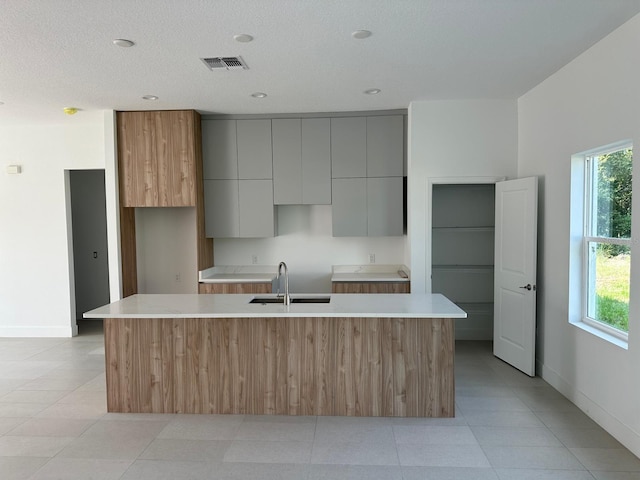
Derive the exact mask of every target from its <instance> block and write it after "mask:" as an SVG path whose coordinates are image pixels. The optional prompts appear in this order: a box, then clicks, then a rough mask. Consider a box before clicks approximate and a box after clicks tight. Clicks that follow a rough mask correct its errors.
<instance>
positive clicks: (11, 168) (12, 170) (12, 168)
mask: <svg viewBox="0 0 640 480" xmlns="http://www.w3.org/2000/svg"><path fill="white" fill-rule="evenodd" d="M7 173H8V174H10V175H17V174H19V173H22V167H21V166H20V165H7Z"/></svg>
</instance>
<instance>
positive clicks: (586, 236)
mask: <svg viewBox="0 0 640 480" xmlns="http://www.w3.org/2000/svg"><path fill="white" fill-rule="evenodd" d="M620 150H632V151H633V143H632V142H625V143H620V144H616V145H613V146H609V147H608V148H607V147H604V148H601V149H596V150H592V151H590V152H588V153H586V154H585V155H584V160H583V162H584V165H583V168H584V190H583V197H584V199H583V202H584V204H583V209H584V210H583V213H584V218H583V234H582V242H581V246H582V281H581V291H582V295H581V296H582V315H581V316H582V322H583V323H584V324H586V325H588V326H590V327H592V328H594V329H596V330H599V331H601V332H603V333H605V334H607V335H610V336H613V337H615V338H617V339H619V340H622V341H623V342H628V341H629V333H628V332H624V331H622V330H619V329H617V328H615V327H612V326H611V325H609V324H607V323H605V322H602V321H600V320H597V319H595V318H592V317H590V316H589V311H593V309H591V308H589V307H590V303H591V302H594V301H595V298H594V297H595V288H592V286H591V285H590V284H591V283H592V282H593V281H594V278H593V277H592V276H591V272H592V268H591V258H590V254H589V244H590V243H597V244H608V245H620V246H625V247H628V248H629V251H631V245H632V240H631V238H615V237H600V236H597V235H594V232H595V231H596V225H597V220H596V218H597V205H596V203H595V202H596V200H597V198H594V195H593V193H594V188H593V187H594V185H593V183H594V179H595V178H597V172H596V165H597V163H596V162H595V161H594V158H595V157H600V156H602V155H607V154H610V153H614V152H618V151H620ZM632 158H633V157H632ZM632 168H633V166H632ZM632 195H633V191H632ZM629 283H631V278H629ZM590 292H593V293H594V294H593V295H590V294H589V293H590Z"/></svg>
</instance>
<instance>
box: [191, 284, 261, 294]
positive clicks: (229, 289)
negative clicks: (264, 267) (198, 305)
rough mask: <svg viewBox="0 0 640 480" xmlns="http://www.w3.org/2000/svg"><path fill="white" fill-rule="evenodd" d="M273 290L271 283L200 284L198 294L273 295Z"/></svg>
mask: <svg viewBox="0 0 640 480" xmlns="http://www.w3.org/2000/svg"><path fill="white" fill-rule="evenodd" d="M271 289H272V285H271V282H260V283H199V284H198V293H271Z"/></svg>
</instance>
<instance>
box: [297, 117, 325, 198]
mask: <svg viewBox="0 0 640 480" xmlns="http://www.w3.org/2000/svg"><path fill="white" fill-rule="evenodd" d="M302 203H304V204H308V205H330V204H331V120H330V119H329V118H303V119H302Z"/></svg>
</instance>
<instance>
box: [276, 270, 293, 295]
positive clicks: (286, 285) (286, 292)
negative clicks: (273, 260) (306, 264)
mask: <svg viewBox="0 0 640 480" xmlns="http://www.w3.org/2000/svg"><path fill="white" fill-rule="evenodd" d="M282 267H284V304H285V305H289V304H291V297H289V269H288V268H287V264H286V263H284V262H280V265H278V293H277V294H276V296H278V297H279V296H280V275H281V274H282Z"/></svg>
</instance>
